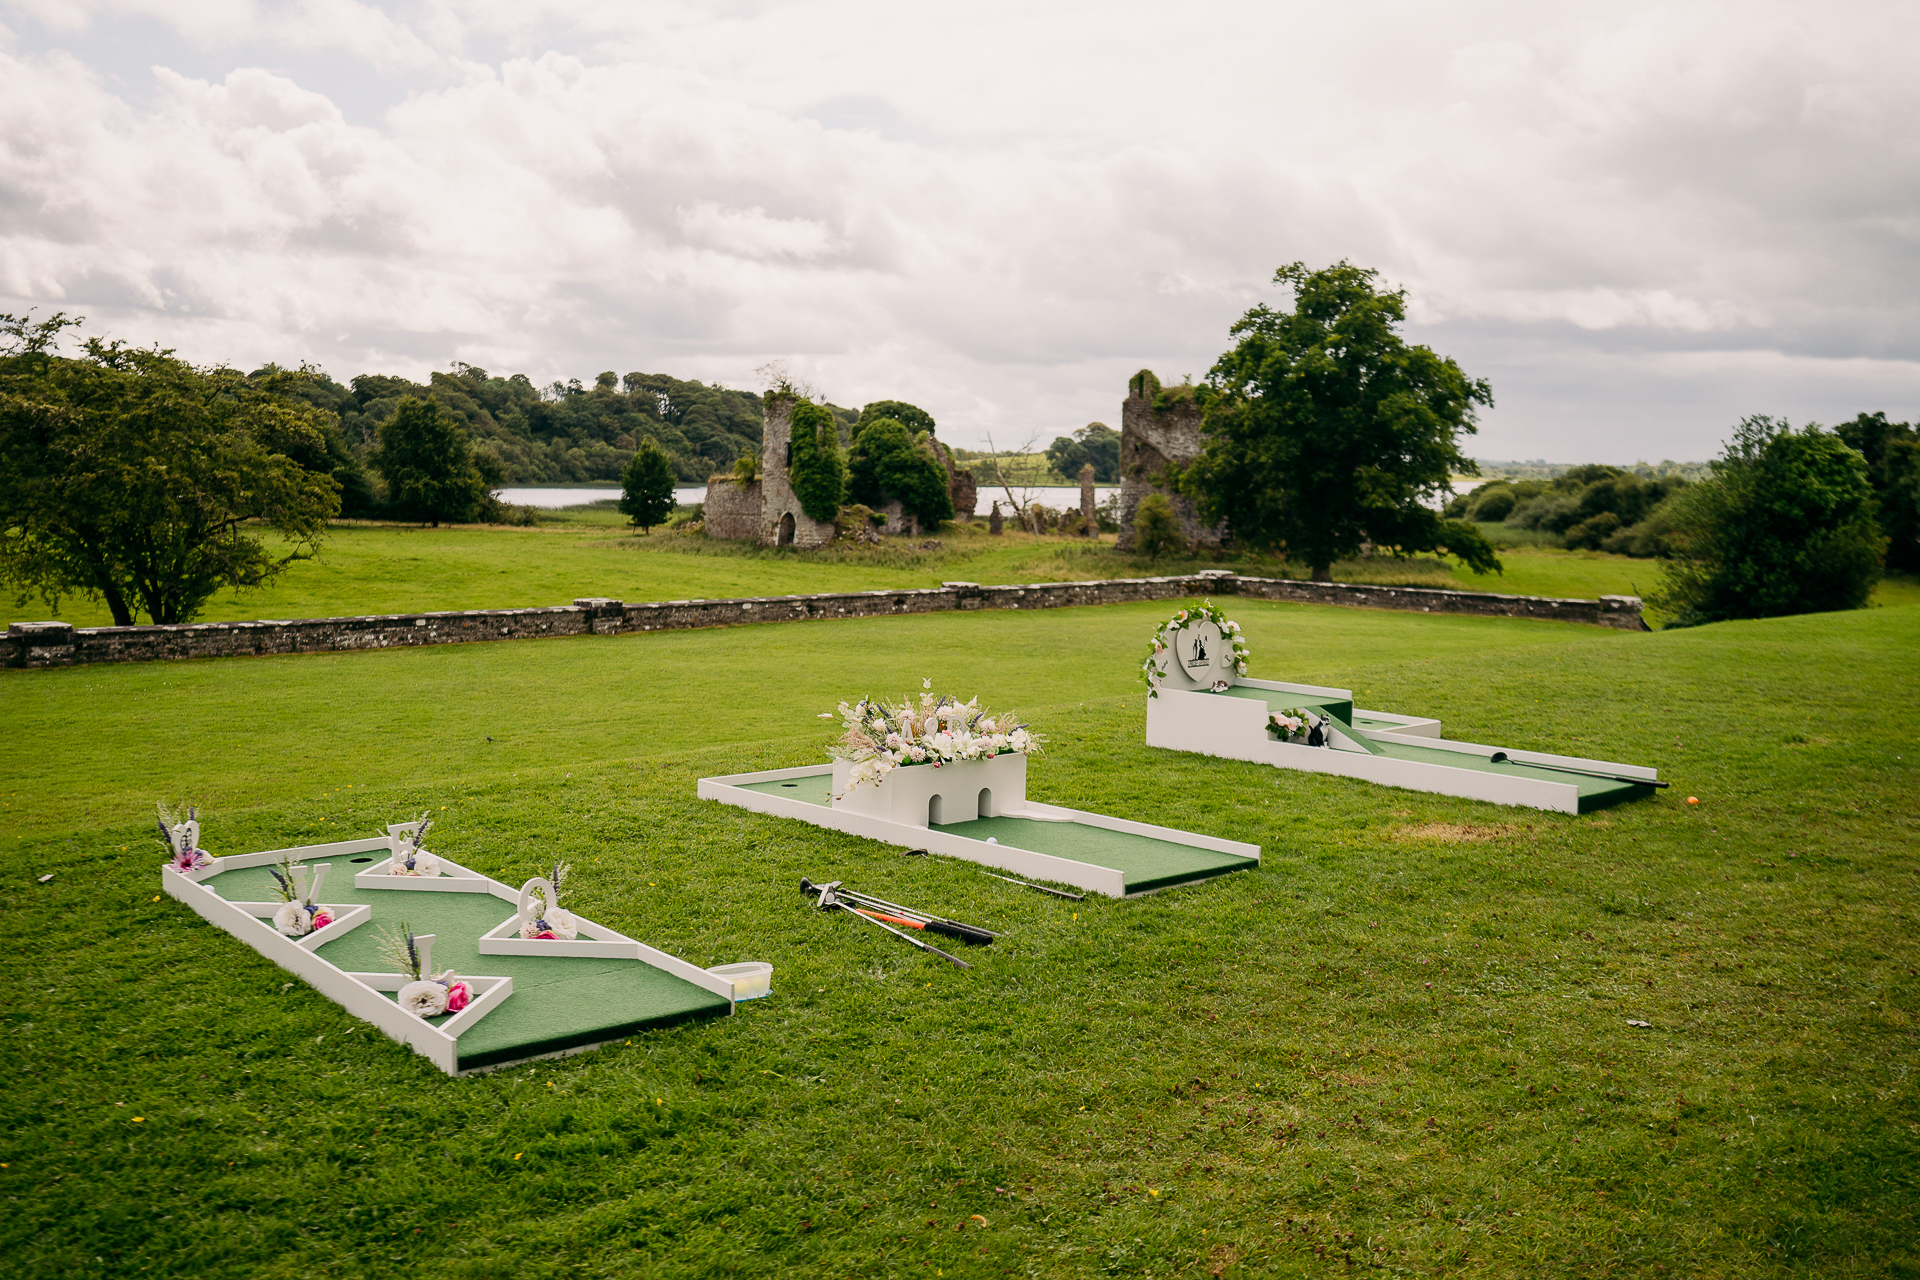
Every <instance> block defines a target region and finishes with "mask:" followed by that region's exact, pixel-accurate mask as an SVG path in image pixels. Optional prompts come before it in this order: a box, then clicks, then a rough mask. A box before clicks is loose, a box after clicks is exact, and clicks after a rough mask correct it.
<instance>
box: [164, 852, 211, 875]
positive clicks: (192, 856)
mask: <svg viewBox="0 0 1920 1280" xmlns="http://www.w3.org/2000/svg"><path fill="white" fill-rule="evenodd" d="M212 861H213V859H211V858H209V857H207V855H206V854H204V853H202V852H201V851H200V850H198V849H183V850H181V851H180V852H178V853H176V854H174V855H173V861H172V862H169V863H168V864H167V865H168V866H169V867H172V868H173V869H174V870H175V871H178V872H180V873H181V874H182V875H185V874H186V873H187V872H189V871H198V870H199V869H200V868H202V867H204V866H206V865H208V864H209V863H211V862H212Z"/></svg>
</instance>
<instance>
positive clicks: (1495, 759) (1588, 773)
mask: <svg viewBox="0 0 1920 1280" xmlns="http://www.w3.org/2000/svg"><path fill="white" fill-rule="evenodd" d="M1487 762H1488V763H1489V764H1522V765H1525V766H1526V767H1527V768H1529V769H1552V770H1553V771H1554V772H1556V773H1577V774H1579V775H1581V776H1582V777H1586V778H1605V779H1606V780H1607V781H1609V782H1635V783H1638V784H1639V785H1641V786H1643V787H1664V786H1667V785H1669V784H1668V783H1665V782H1655V781H1654V780H1653V779H1651V778H1623V777H1621V776H1620V775H1619V774H1617V773H1596V772H1594V771H1593V770H1592V769H1570V768H1568V767H1567V766H1566V765H1563V764H1535V763H1534V762H1533V761H1531V760H1514V759H1512V758H1511V757H1509V756H1508V755H1507V753H1506V752H1504V751H1496V752H1494V753H1493V754H1492V755H1490V756H1488V757H1487Z"/></svg>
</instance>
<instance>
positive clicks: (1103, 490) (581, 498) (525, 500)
mask: <svg viewBox="0 0 1920 1280" xmlns="http://www.w3.org/2000/svg"><path fill="white" fill-rule="evenodd" d="M1013 492H1014V494H1015V495H1016V496H1018V497H1019V498H1020V499H1021V500H1022V501H1025V502H1038V503H1040V504H1041V505H1043V506H1048V507H1052V508H1053V509H1054V510H1055V511H1065V510H1069V509H1073V510H1077V509H1078V508H1079V506H1080V489H1079V487H1078V486H1077V485H1076V486H1073V487H1071V488H1067V487H1062V486H1058V485H1033V486H1021V485H1015V486H1013ZM1118 492H1120V486H1118V485H1096V486H1094V490H1093V500H1094V501H1095V502H1105V501H1106V500H1107V495H1109V494H1114V493H1118ZM619 496H620V490H619V489H618V488H604V489H603V488H597V487H582V488H578V489H572V488H568V489H560V488H550V489H540V488H519V489H502V490H500V501H502V502H511V503H513V504H515V505H516V506H522V507H544V508H547V509H550V510H551V509H553V508H557V507H584V506H586V505H587V504H588V503H590V502H605V501H611V500H614V499H617V498H619ZM996 498H997V499H998V500H999V501H1000V503H1001V504H1002V506H1003V507H1004V506H1005V504H1006V501H1007V495H1006V491H1005V490H1004V489H1000V488H998V487H995V488H993V489H991V490H988V489H982V490H981V491H980V500H979V501H978V502H977V503H976V504H975V505H974V511H973V513H974V514H975V515H977V516H984V515H986V514H987V512H988V511H989V510H990V509H991V508H992V506H993V503H994V500H995V499H996ZM673 500H674V501H675V502H676V503H679V504H680V505H681V506H683V507H684V506H692V505H693V504H694V503H696V502H705V501H706V500H707V487H706V486H705V485H698V486H692V487H688V488H681V489H675V490H674V491H673Z"/></svg>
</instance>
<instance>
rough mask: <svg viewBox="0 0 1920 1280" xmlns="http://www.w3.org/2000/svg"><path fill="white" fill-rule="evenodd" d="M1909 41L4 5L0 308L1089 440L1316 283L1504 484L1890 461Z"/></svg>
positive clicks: (1796, 21) (1599, 8)
mask: <svg viewBox="0 0 1920 1280" xmlns="http://www.w3.org/2000/svg"><path fill="white" fill-rule="evenodd" d="M1916 37H1920V6H1915V5H1913V4H1911V3H1906V4H1872V3H1849V4H1839V5H1832V4H1819V5H1815V4H1811V3H1806V4H1788V5H1769V4H1765V3H1755V2H1754V0H1743V2H1742V3H1738V4H1687V3H1676V2H1675V0H1662V2H1661V3H1653V4H1629V3H1617V4H1609V5H1593V4H1580V5H1552V4H1541V3H1539V2H1538V0H1528V2H1526V3H1513V4H1502V3H1460V4H1436V3H1432V2H1431V0H1424V2H1422V3H1408V4H1349V5H1341V6H1333V5H1325V4H1314V5H1305V4H1285V3H1275V2H1273V0H1265V2H1262V3H1252V4H1239V5H1229V4H1189V5H1184V6H1174V5H1168V4H1166V3H1164V2H1159V3H1152V4H1135V3H1127V2H1125V0H1100V2H1099V3H1085V4H1049V3H1044V2H1041V0H1021V2H1020V3H1017V4H1013V3H1010V4H998V3H987V2H981V0H973V2H972V3H969V4H966V5H961V6H913V5H900V4H864V3H832V2H823V3H781V4H760V3H753V2H751V0H738V2H736V3H708V4H671V3H632V2H630V0H628V2H620V3H615V2H611V0H609V2H605V3H595V2H593V0H576V2H572V3H568V2H565V0H562V2H557V3H550V4H537V3H505V2H495V3H488V2H486V0H477V2H475V3H461V4H438V3H425V4H391V5H384V6H383V5H374V4H363V3H356V2H355V0H309V2H307V3H286V4H262V3H255V2H253V0H193V2H192V3H170V2H168V0H146V2H144V3H142V2H138V0H135V2H131V3H96V2H95V0H0V310H4V311H13V312H20V311H23V310H25V309H27V308H29V307H31V308H35V309H37V311H38V312H39V313H41V314H45V313H47V312H50V311H53V310H65V311H68V312H70V313H76V314H81V315H84V316H86V317H87V320H88V327H87V331H88V332H92V333H106V334H109V335H111V336H113V337H117V338H122V339H126V340H128V341H131V342H134V343H137V344H142V345H144V344H148V343H154V342H158V343H160V344H162V345H165V346H171V347H175V348H177V349H178V350H179V351H180V352H181V353H182V354H183V355H185V356H187V357H189V358H191V359H193V360H195V361H199V362H203V363H213V362H224V363H230V364H234V365H238V366H241V367H248V368H250V367H253V366H255V365H257V364H259V363H263V362H265V361H268V360H275V361H279V362H281V363H283V364H297V363H299V362H300V361H303V360H305V361H311V362H313V363H315V364H318V365H320V366H321V367H323V368H325V369H326V370H327V371H328V372H329V373H331V374H332V375H333V376H335V377H336V378H339V379H341V380H342V381H345V380H346V379H348V378H351V377H352V376H353V375H355V374H359V373H368V372H383V373H401V374H405V375H407V376H409V377H413V378H419V379H424V378H425V377H426V375H427V374H428V372H429V371H431V370H434V369H445V368H448V367H450V366H451V364H452V363H453V362H454V361H456V360H460V361H466V362H468V363H470V364H476V365H480V366H483V367H485V368H487V369H489V370H491V371H493V372H497V373H509V372H524V373H527V374H528V375H530V376H531V377H533V378H534V379H535V381H537V382H541V383H545V382H549V381H552V380H555V379H565V378H570V377H578V378H581V379H583V380H589V381H590V380H591V378H592V377H593V375H594V374H596V373H598V372H599V371H601V370H603V369H612V370H615V371H617V372H620V373H625V372H628V371H630V370H639V371H644V372H650V373H669V374H673V375H675V376H678V377H687V378H700V379H702V380H705V381H719V382H723V383H726V384H727V385H730V386H737V387H747V388H751V389H755V390H757V389H759V386H758V383H757V382H756V379H755V373H754V371H755V369H756V368H758V367H760V366H761V365H763V364H765V363H766V362H767V361H769V360H773V359H781V358H784V359H786V360H787V361H789V363H790V365H791V366H792V368H794V369H795V370H796V371H798V372H799V373H801V374H802V375H803V376H804V377H805V378H806V379H807V380H808V381H809V382H811V383H812V384H813V385H815V386H816V387H817V388H818V389H819V390H820V391H821V392H822V393H823V394H824V395H826V396H827V397H829V398H830V399H832V400H833V401H835V402H836V403H839V404H844V405H855V406H857V405H859V404H862V403H864V402H866V401H868V400H872V399H881V398H896V399H903V400H910V401H912V402H914V403H916V404H919V405H921V406H923V407H924V408H926V409H927V410H928V411H930V412H931V413H932V414H933V415H934V416H935V417H936V418H937V419H938V420H939V422H940V433H941V435H942V436H943V437H945V438H947V439H948V440H949V441H950V442H951V443H955V444H960V445H979V444H981V443H983V442H984V439H985V436H986V433H988V432H991V433H992V434H993V437H994V439H995V441H996V442H998V443H999V444H1000V445H1001V446H1002V447H1008V446H1011V445H1014V444H1018V443H1020V442H1022V441H1024V440H1025V439H1027V438H1028V437H1029V436H1038V437H1039V439H1040V441H1041V443H1045V442H1046V441H1047V440H1050V439H1052V438H1053V437H1054V436H1055V435H1057V434H1060V433H1063V432H1066V431H1069V430H1071V429H1073V428H1075V427H1078V426H1080V425H1083V424H1084V423H1086V422H1088V421H1091V420H1095V419H1098V420H1101V421H1105V422H1108V423H1110V424H1112V425H1114V426H1116V427H1117V426H1118V425H1119V418H1118V414H1119V403H1120V400H1121V399H1122V397H1123V396H1124V394H1125V385H1126V379H1127V376H1128V375H1129V374H1130V373H1131V372H1133V371H1134V370H1135V369H1138V368H1141V367H1142V366H1145V367H1149V368H1152V369H1154V370H1155V371H1156V372H1158V373H1159V374H1160V376H1161V377H1162V379H1163V380H1167V381H1172V380H1175V379H1177V378H1178V377H1179V376H1181V375H1183V374H1189V373H1190V374H1192V375H1194V376H1195V377H1200V376H1202V375H1204V374H1205V373H1206V371H1207V368H1208V366H1209V365H1210V364H1211V363H1212V361H1213V360H1214V358H1216V357H1217V356H1218V355H1219V354H1220V352H1221V351H1222V350H1224V349H1225V347H1226V346H1227V344H1228V341H1229V338H1228V333H1227V330H1228V327H1229V326H1230V325H1231V324H1232V323H1233V321H1234V320H1235V319H1236V318H1238V317H1239V316H1240V315H1241V314H1242V313H1243V312H1244V311H1245V310H1246V309H1247V308H1248V307H1249V306H1251V305H1252V304H1254V303H1255V302H1260V301H1266V302H1269V303H1275V304H1285V303H1286V302H1287V301H1288V300H1289V298H1290V295H1288V294H1284V293H1282V292H1280V291H1277V290H1275V289H1274V288H1273V287H1272V286H1271V284H1270V281H1271V278H1272V274H1273V271H1274V269H1275V268H1276V267H1278V266H1280V265H1281V264H1284V263H1288V262H1292V261H1295V260H1302V261H1305V262H1306V263H1307V264H1308V265H1310V266H1322V265H1326V264H1328V263H1331V262H1334V261H1336V260H1338V259H1341V258H1346V259H1350V260H1351V261H1353V262H1356V263H1359V264H1361V265H1365V266H1370V267H1374V268H1377V269H1378V270H1379V271H1380V272H1381V273H1382V276H1383V278H1384V280H1385V281H1386V282H1388V283H1390V284H1393V285H1397V286H1404V287H1405V288H1406V289H1407V290H1408V291H1409V294H1410V298H1411V307H1412V317H1413V321H1412V323H1411V324H1410V325H1409V327H1408V332H1409V336H1410V337H1411V338H1413V339H1414V340H1416V341H1419V342H1424V343H1426V344H1428V345H1430V346H1432V347H1434V348H1435V349H1436V350H1438V351H1440V352H1442V353H1443V354H1446V355H1450V356H1453V357H1454V358H1455V359H1457V360H1458V361H1459V362H1460V363H1461V365H1462V366H1464V368H1465V369H1466V370H1467V372H1468V373H1469V374H1472V375H1474V376H1478V377H1484V378H1486V379H1488V380H1489V381H1490V382H1491V383H1492V385H1493V389H1494V395H1495V398H1496V402H1497V403H1496V407H1495V408H1493V409H1492V410H1490V411H1488V412H1486V413H1484V414H1483V416H1482V418H1481V424H1480V434H1479V436H1478V437H1477V438H1475V439H1473V440H1471V441H1470V442H1469V451H1470V452H1472V453H1474V454H1476V455H1478V456H1481V457H1489V458H1537V457H1538V458H1546V459H1548V460H1552V461H1588V460H1598V461H1608V462H1618V463H1625V462H1632V461H1635V460H1636V459H1642V458H1644V459H1648V460H1659V459H1661V458H1675V459H1700V458H1706V457H1709V456H1712V455H1713V454H1714V453H1716V452H1717V451H1718V448H1719V444H1720V442H1721V440H1722V439H1724V438H1725V436H1726V434H1727V431H1728V428H1729V427H1730V426H1731V425H1732V424H1733V423H1734V422H1735V421H1736V420H1737V419H1738V418H1739V417H1740V416H1742V415H1743V414H1749V413H1773V414H1776V415H1784V416H1787V417H1789V418H1791V419H1793V420H1794V421H1795V422H1799V421H1802V420H1805V419H1816V420H1820V421H1824V422H1829V423H1831V422H1834V421H1837V420H1841V419H1845V418H1849V417H1851V416H1852V415H1853V414H1855V413H1857V412H1860V411H1862V410H1875V409H1884V410H1886V411H1887V412H1889V413H1890V414H1892V415H1893V416H1895V417H1896V418H1900V419H1905V420H1912V419H1914V418H1916V417H1920V264H1917V262H1916V258H1917V256H1920V255H1917V253H1916V250H1917V249H1920V127H1917V126H1920V72H1916V69H1915V60H1914V54H1915V51H1916V49H1920V40H1917V39H1916Z"/></svg>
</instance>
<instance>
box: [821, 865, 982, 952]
mask: <svg viewBox="0 0 1920 1280" xmlns="http://www.w3.org/2000/svg"><path fill="white" fill-rule="evenodd" d="M834 883H835V889H834V892H835V893H836V895H837V896H839V897H841V898H844V899H846V900H847V901H848V902H851V903H853V904H854V907H855V909H856V910H860V911H864V912H867V913H868V914H872V913H875V912H877V913H879V914H880V915H881V916H883V917H887V918H891V917H894V916H901V917H904V920H902V921H897V922H896V923H904V924H906V925H907V927H908V928H910V929H924V930H925V931H926V932H928V933H938V934H942V935H944V936H945V937H949V938H954V939H957V940H959V941H961V942H967V943H972V944H973V945H974V946H976V947H984V946H986V945H987V944H988V943H990V942H992V941H993V940H994V939H995V938H997V937H999V936H1000V935H999V934H997V933H995V932H994V931H993V930H991V929H982V928H980V927H978V926H977V925H970V924H961V923H960V922H959V921H958V920H948V919H946V918H944V917H942V916H936V915H932V914H930V913H928V912H925V911H922V910H920V909H919V908H918V907H908V906H903V905H901V904H900V903H898V902H888V901H887V900H886V899H885V898H876V897H874V896H873V895H872V894H870V893H859V892H857V891H855V890H853V889H848V888H845V887H844V886H841V885H840V884H839V882H838V881H835V882H834ZM817 891H818V886H816V885H814V883H813V881H811V880H802V881H801V882H800V892H802V893H814V892H817Z"/></svg>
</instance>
